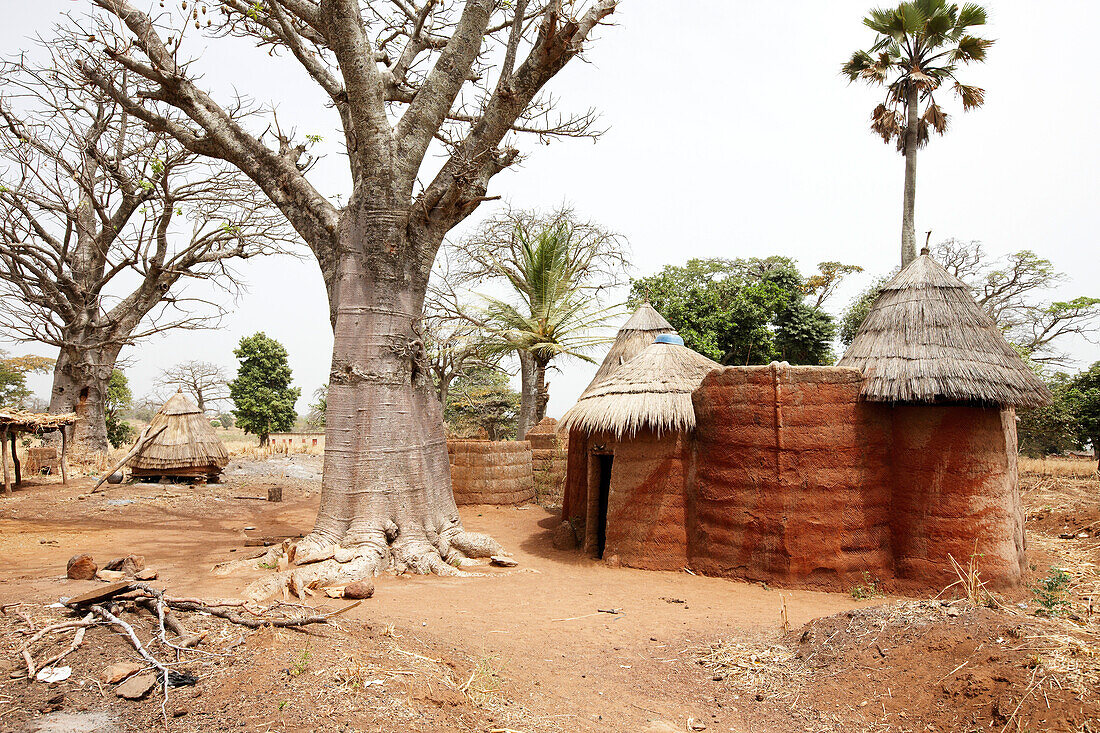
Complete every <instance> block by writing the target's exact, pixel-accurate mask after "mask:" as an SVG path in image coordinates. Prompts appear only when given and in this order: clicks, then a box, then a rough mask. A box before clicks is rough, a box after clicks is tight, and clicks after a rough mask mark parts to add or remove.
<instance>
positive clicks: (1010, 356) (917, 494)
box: [838, 249, 1051, 586]
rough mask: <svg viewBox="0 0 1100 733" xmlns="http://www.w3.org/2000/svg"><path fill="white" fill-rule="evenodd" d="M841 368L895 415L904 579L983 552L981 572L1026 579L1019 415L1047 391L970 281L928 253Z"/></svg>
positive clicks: (871, 320)
mask: <svg viewBox="0 0 1100 733" xmlns="http://www.w3.org/2000/svg"><path fill="white" fill-rule="evenodd" d="M838 366H841V367H854V368H856V369H859V370H860V371H861V372H862V374H863V380H862V385H861V388H860V398H861V399H862V400H865V401H867V402H871V403H878V404H881V405H883V406H884V407H885V408H888V409H889V411H890V417H891V424H892V427H891V451H890V452H891V462H892V464H893V476H894V481H893V498H892V505H891V526H890V533H891V543H892V551H893V556H894V566H895V573H896V575H897V578H898V579H899V580H901V581H903V582H904V581H905V580H906V579H908V580H914V581H920V582H921V583H922V584H926V583H928V582H930V581H932V580H934V579H937V578H938V579H940V580H952V579H954V572H953V571H952V567H951V563H950V558H954V560H955V561H957V562H958V563H960V564H962V565H964V566H965V565H966V564H967V562H968V561H969V560H970V557H971V555H977V556H978V567H979V569H980V570H981V572H982V577H983V578H985V579H987V580H989V581H991V582H992V583H994V584H995V585H999V586H1010V585H1016V584H1018V583H1019V582H1020V580H1021V576H1022V573H1023V568H1024V531H1023V523H1024V516H1023V510H1022V508H1021V505H1020V494H1019V488H1018V486H1017V469H1016V414H1015V411H1016V410H1017V409H1023V408H1031V407H1038V406H1040V405H1043V404H1046V403H1047V402H1048V401H1049V400H1050V397H1051V396H1050V393H1049V391H1048V390H1047V388H1046V386H1045V385H1044V384H1043V383H1042V381H1041V380H1040V379H1039V378H1038V377H1037V376H1035V374H1034V373H1033V372H1032V371H1031V370H1030V369H1029V368H1028V366H1027V365H1026V364H1025V363H1024V361H1023V360H1022V359H1021V358H1020V357H1019V356H1018V355H1017V353H1016V351H1015V350H1014V349H1013V348H1012V346H1011V345H1009V343H1008V341H1006V340H1005V338H1004V336H1003V335H1002V334H1001V331H1000V329H999V328H998V327H997V324H996V323H995V322H994V321H993V319H992V318H991V317H990V316H989V315H988V314H986V312H985V311H983V310H982V309H981V307H980V306H979V305H978V304H977V302H976V301H975V300H974V298H973V296H972V295H971V293H970V288H969V287H968V286H967V285H966V284H965V283H963V282H962V281H961V280H959V279H958V278H956V277H955V276H954V275H952V274H951V273H950V272H948V271H947V270H946V269H945V268H944V267H943V266H942V265H940V264H939V263H937V262H936V261H935V260H933V259H932V257H931V256H930V255H929V253H928V250H927V249H924V250H922V251H921V255H920V257H918V258H917V259H916V260H914V261H913V262H912V263H910V264H909V265H908V266H907V267H906V268H905V269H903V270H902V271H901V272H899V273H898V274H897V275H895V276H894V278H893V279H892V280H890V281H889V282H888V283H887V284H886V285H885V286H884V287H883V289H882V292H881V294H880V295H879V297H878V298H877V299H876V300H875V302H874V304H873V305H872V307H871V310H870V312H869V313H868V314H867V317H866V319H865V320H864V321H863V325H862V326H860V328H859V331H858V332H857V333H856V336H855V338H854V339H853V340H852V344H851V346H850V347H849V348H848V351H847V352H846V353H845V354H844V357H843V358H842V359H841V360H840V363H839V364H838ZM949 556H950V558H949Z"/></svg>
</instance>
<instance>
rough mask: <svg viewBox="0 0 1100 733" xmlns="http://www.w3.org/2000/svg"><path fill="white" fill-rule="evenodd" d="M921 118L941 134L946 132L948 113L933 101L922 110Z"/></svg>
mask: <svg viewBox="0 0 1100 733" xmlns="http://www.w3.org/2000/svg"><path fill="white" fill-rule="evenodd" d="M921 119H922V120H924V121H925V122H926V123H928V124H929V125H931V127H932V129H933V130H935V131H936V132H937V133H938V134H940V135H942V134H944V133H945V132H947V124H948V114H947V113H946V112H944V111H943V110H942V109H940V106H939V105H938V104H936V103H935V102H934V101H933V102H930V103H929V105H928V109H926V110H924V114H923V115H922V116H921Z"/></svg>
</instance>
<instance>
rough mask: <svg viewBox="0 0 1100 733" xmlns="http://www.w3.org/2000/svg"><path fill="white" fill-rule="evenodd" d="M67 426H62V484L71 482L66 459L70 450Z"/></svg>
mask: <svg viewBox="0 0 1100 733" xmlns="http://www.w3.org/2000/svg"><path fill="white" fill-rule="evenodd" d="M67 432H68V431H67V426H65V425H62V426H61V485H62V486H64V485H65V484H67V483H69V464H68V462H67V461H66V460H65V454H66V452H67V451H68V442H69V441H68V436H67V435H66V433H67Z"/></svg>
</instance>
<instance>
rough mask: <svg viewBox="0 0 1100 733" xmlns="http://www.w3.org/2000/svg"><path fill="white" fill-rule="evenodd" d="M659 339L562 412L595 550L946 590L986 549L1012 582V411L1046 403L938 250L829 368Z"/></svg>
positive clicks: (1017, 509)
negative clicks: (731, 361) (738, 363)
mask: <svg viewBox="0 0 1100 733" xmlns="http://www.w3.org/2000/svg"><path fill="white" fill-rule="evenodd" d="M646 307H648V306H646ZM650 320H652V319H650ZM662 320H663V319H662ZM650 325H658V326H659V325H660V324H654V323H651V324H650ZM665 325H666V326H667V322H666V323H665ZM669 328H671V327H669ZM661 333H664V334H665V335H663V336H661V337H660V338H656V339H654V338H650V339H649V341H650V344H649V345H647V346H645V347H644V348H641V349H637V350H635V351H634V353H625V350H624V349H622V348H619V349H615V348H614V347H613V349H612V351H613V352H616V360H621V361H619V363H618V364H615V365H612V368H610V369H609V370H607V372H606V373H605V374H604V375H603V376H602V377H601V376H600V375H597V378H596V379H595V380H593V383H592V384H591V385H589V388H588V389H587V390H586V391H585V393H584V394H583V395H582V396H581V398H580V399H579V400H578V402H577V404H576V405H575V406H574V407H573V408H572V409H571V410H570V411H569V412H567V413H566V415H565V416H564V417H563V424H564V425H565V426H566V428H568V430H569V456H568V470H567V477H566V485H565V491H564V496H563V502H562V503H563V512H562V514H563V520H565V521H568V522H569V523H570V525H571V526H572V527H573V530H574V532H575V534H576V537H577V539H578V541H579V544H580V546H581V547H582V548H583V550H584V551H585V552H587V553H589V554H590V555H593V556H596V557H603V558H606V559H611V558H615V559H616V560H617V561H618V562H620V563H622V564H623V565H627V566H631V567H637V568H646V569H663V570H675V569H679V568H683V567H688V568H691V569H693V570H695V571H696V572H701V573H705V574H708V575H717V576H724V577H732V578H742V579H746V580H753V581H765V582H769V583H774V584H778V585H786V586H800V587H814V588H822V589H832V590H839V589H845V590H846V589H849V588H851V587H852V586H853V585H855V584H856V583H859V582H862V581H863V580H864V578H865V574H868V575H870V576H871V577H874V578H876V579H877V580H879V581H881V582H883V583H884V584H886V586H887V587H888V588H891V589H895V590H924V589H939V588H942V587H944V586H945V585H946V584H947V583H949V582H951V580H953V579H955V573H954V571H953V569H952V565H951V558H954V559H955V560H956V561H958V562H959V563H961V564H963V565H966V563H967V562H968V561H969V560H970V558H971V555H974V554H976V555H978V561H977V562H978V567H979V569H980V570H981V574H982V578H983V579H984V580H986V581H987V582H989V583H990V584H991V585H993V586H994V587H996V586H1001V587H1005V586H1012V585H1016V584H1018V583H1019V582H1020V579H1021V576H1022V572H1023V568H1024V551H1025V547H1024V534H1023V512H1022V509H1021V505H1020V496H1019V491H1018V486H1017V472H1016V420H1015V411H1016V409H1026V408H1030V407H1035V406H1038V405H1041V404H1043V403H1045V402H1046V400H1047V399H1049V393H1048V392H1047V391H1046V388H1045V387H1044V386H1043V384H1042V382H1041V381H1040V380H1039V379H1038V378H1036V377H1035V375H1034V374H1033V373H1032V372H1031V371H1030V370H1029V369H1028V368H1027V365H1026V364H1024V363H1023V361H1022V360H1021V359H1020V358H1019V357H1018V356H1017V355H1016V352H1015V351H1014V350H1013V349H1012V347H1011V346H1010V345H1009V344H1008V342H1007V341H1006V340H1005V339H1004V337H1003V336H1002V335H1001V333H1000V331H999V330H998V329H997V327H996V324H995V323H994V322H993V321H992V319H991V318H990V317H989V316H988V315H986V313H985V312H984V311H982V310H981V308H980V307H979V306H978V305H977V303H975V301H974V299H973V297H972V296H971V295H970V292H969V289H968V288H967V286H966V285H965V284H963V283H962V282H961V281H959V280H958V279H957V278H955V277H954V276H952V275H951V274H950V273H948V272H947V270H945V269H944V268H943V267H942V266H940V265H939V264H938V263H936V262H935V261H934V260H933V259H932V258H931V257H930V256H929V255H928V254H927V251H925V252H922V255H921V256H920V257H918V258H917V259H916V260H915V261H914V262H913V263H911V264H910V265H909V266H908V267H906V268H905V269H904V270H902V271H901V272H900V273H898V275H896V276H895V277H894V278H893V279H892V280H891V281H890V282H888V283H887V284H886V285H885V286H884V288H883V290H882V292H881V294H880V295H879V297H878V298H877V300H876V301H875V303H874V305H873V306H872V308H871V311H870V313H869V314H868V316H867V318H866V320H865V321H864V323H863V325H862V327H861V328H860V330H859V332H858V333H857V335H856V337H855V339H854V340H853V342H852V344H851V347H850V348H849V349H848V351H847V353H846V354H845V355H844V357H843V358H842V359H841V360H840V362H839V364H838V365H837V366H835V367H820V366H790V365H787V364H785V363H782V364H780V363H773V364H770V365H766V366H748V367H722V366H719V365H717V364H714V363H713V362H710V360H708V359H705V358H704V357H702V356H700V355H698V354H695V353H694V352H691V351H690V350H689V349H686V348H685V347H684V346H682V345H680V344H678V343H675V342H676V341H678V339H677V338H676V337H674V336H673V337H670V336H668V335H667V334H668V333H669V331H661ZM659 342H664V343H659ZM670 342H671V343H670ZM681 343H682V342H681ZM618 345H619V344H618V343H617V344H616V346H618ZM684 352H687V354H685V353H684ZM688 354H690V355H691V356H688ZM692 357H694V358H692ZM638 360H641V361H638ZM605 366H606V364H605Z"/></svg>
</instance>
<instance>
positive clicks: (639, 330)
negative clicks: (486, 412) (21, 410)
mask: <svg viewBox="0 0 1100 733" xmlns="http://www.w3.org/2000/svg"><path fill="white" fill-rule="evenodd" d="M662 333H676V329H674V328H673V327H672V324H670V323H669V322H668V321H666V320H665V317H664V316H662V315H661V314H660V313H658V312H657V309H656V308H654V307H653V306H651V305H650V304H649V303H648V302H645V303H642V304H641V306H639V307H638V310H636V311H634V315H632V316H631V317H630V318H629V319H628V320H627V322H626V323H624V324H623V326H622V328H620V329H619V332H618V334H616V336H615V342H614V343H613V344H611V348H610V349H608V351H607V356H605V357H604V359H603V362H602V363H601V364H600V368H599V369H597V370H596V376H594V377H592V381H591V382H589V383H588V386H587V387H586V388H585V390H584V392H582V393H581V397H584V396H585V395H587V394H588V390H590V389H592V387H593V386H595V385H596V384H598V383H599V382H600V380H602V379H603V378H604V377H606V376H607V375H608V374H610V373H611V372H612V371H613V370H614V369H617V368H618V367H620V366H622V365H623V364H625V363H626V362H628V361H630V360H631V359H633V358H634V357H635V356H637V355H638V354H640V353H641V352H642V350H643V349H644V348H646V347H647V346H649V345H650V344H652V343H653V339H654V338H655V337H657V336H658V335H660V334H662ZM558 429H559V430H560V429H561V426H560V425H559V426H558Z"/></svg>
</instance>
